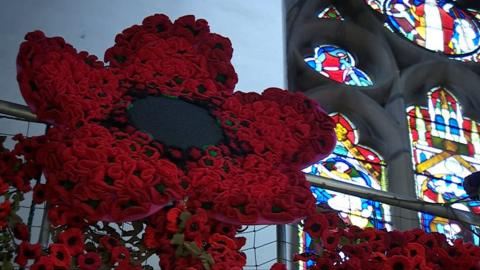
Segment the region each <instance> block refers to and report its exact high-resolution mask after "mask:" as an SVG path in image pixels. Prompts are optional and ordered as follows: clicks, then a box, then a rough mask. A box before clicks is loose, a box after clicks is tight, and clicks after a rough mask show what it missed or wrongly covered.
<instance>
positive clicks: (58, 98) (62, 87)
mask: <svg viewBox="0 0 480 270" xmlns="http://www.w3.org/2000/svg"><path fill="white" fill-rule="evenodd" d="M25 39H26V41H25V42H23V43H22V45H21V47H20V51H19V54H18V57H17V72H18V76H17V79H18V82H19V85H20V90H21V92H22V95H23V97H24V99H25V101H26V102H27V104H28V105H29V107H30V109H31V110H32V111H33V112H35V113H36V114H37V118H38V119H39V120H42V121H45V122H49V123H52V124H56V125H66V126H71V127H75V126H78V125H81V124H83V123H84V122H86V121H90V120H92V119H104V118H105V117H106V116H107V114H108V113H109V112H110V110H111V107H112V104H113V103H115V102H117V101H118V100H119V98H120V95H121V92H120V91H119V90H118V89H119V88H118V87H119V85H118V81H119V77H118V76H116V75H114V74H113V73H112V72H111V71H110V70H109V69H106V68H104V66H103V63H101V62H98V61H96V57H95V56H91V55H88V54H87V53H85V52H81V53H78V52H77V51H76V50H75V49H74V48H73V47H72V46H71V45H70V44H68V43H66V42H65V41H64V40H63V39H62V38H59V37H53V38H48V37H45V35H44V34H43V33H42V32H40V31H36V32H32V33H29V34H27V35H26V37H25Z"/></svg>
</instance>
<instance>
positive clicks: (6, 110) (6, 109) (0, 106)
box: [0, 100, 38, 122]
mask: <svg viewBox="0 0 480 270" xmlns="http://www.w3.org/2000/svg"><path fill="white" fill-rule="evenodd" d="M0 113H3V114H6V115H9V116H13V117H17V118H21V119H23V120H27V121H30V122H38V120H37V116H36V115H35V114H34V113H32V112H31V111H30V109H29V108H28V107H27V106H25V105H20V104H17V103H13V102H8V101H5V100H0Z"/></svg>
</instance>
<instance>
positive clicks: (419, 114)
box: [407, 87, 480, 244]
mask: <svg viewBox="0 0 480 270" xmlns="http://www.w3.org/2000/svg"><path fill="white" fill-rule="evenodd" d="M407 119H408V125H409V130H410V141H411V146H412V157H413V166H414V170H415V184H416V190H417V195H418V197H419V198H421V199H423V200H425V201H427V202H435V203H449V202H454V201H455V200H457V199H459V198H463V197H466V193H465V191H464V189H463V186H462V183H463V178H464V177H466V176H467V175H469V174H470V173H472V172H474V171H478V170H480V135H479V133H478V130H479V124H478V123H477V122H475V121H473V120H471V119H469V118H467V117H464V116H463V115H462V108H461V106H460V104H459V103H458V101H457V99H456V98H455V97H454V96H453V95H452V94H451V93H450V92H449V91H448V90H447V89H445V88H444V87H436V88H434V89H432V90H431V91H430V92H429V94H428V107H422V106H411V107H408V108H407ZM453 207H455V208H458V209H461V210H465V211H471V212H474V213H477V214H479V213H480V205H479V203H478V202H469V203H467V204H465V203H462V204H460V203H455V204H453ZM420 220H421V225H422V226H423V228H424V229H425V231H427V232H440V233H443V234H445V235H446V236H447V237H448V238H449V239H455V238H463V239H464V240H468V241H472V242H474V243H476V244H479V239H478V237H476V236H475V235H474V234H472V233H471V232H470V231H469V230H466V229H465V228H464V227H462V226H461V225H460V224H458V223H456V222H453V221H450V220H447V219H444V218H440V217H435V216H431V215H428V214H420ZM469 229H470V230H476V228H474V227H471V228H469Z"/></svg>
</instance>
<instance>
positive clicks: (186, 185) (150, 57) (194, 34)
mask: <svg viewBox="0 0 480 270" xmlns="http://www.w3.org/2000/svg"><path fill="white" fill-rule="evenodd" d="M232 51H233V50H232V47H231V44H230V41H229V40H228V39H227V38H224V37H222V36H219V35H217V34H213V33H210V32H209V27H208V24H207V22H206V21H205V20H195V18H194V17H193V16H185V17H182V18H179V19H178V20H176V21H175V22H171V21H170V20H169V19H168V17H166V16H165V15H154V16H151V17H148V18H146V19H145V20H144V21H143V23H142V25H135V26H132V27H130V28H128V29H126V30H124V31H123V32H122V33H121V34H119V35H117V37H116V38H115V45H114V46H113V47H112V48H110V49H108V50H107V51H106V53H105V63H104V62H100V61H98V60H97V58H96V57H95V56H92V55H89V54H87V53H85V52H77V51H76V50H75V49H74V48H73V47H72V46H71V45H69V44H68V43H66V42H65V41H64V40H63V39H62V38H59V37H54V38H49V37H46V36H45V35H44V34H43V33H41V32H39V31H37V32H32V33H30V34H28V35H27V36H26V41H25V42H24V43H23V44H22V45H21V48H20V52H19V55H18V61H17V63H18V80H19V84H20V89H21V92H22V95H23V96H24V98H25V101H26V102H27V104H28V105H29V106H30V108H31V109H32V111H34V112H35V113H36V114H37V116H38V119H39V120H41V121H45V122H47V123H50V124H51V127H50V129H49V130H48V132H47V134H46V135H45V136H42V137H37V138H30V139H28V140H30V141H33V142H29V143H30V144H35V146H36V147H35V148H34V149H31V152H32V153H33V154H32V157H31V158H32V160H33V161H34V162H35V164H36V165H37V166H40V167H41V168H42V170H43V173H44V174H45V177H46V180H47V181H46V183H45V186H44V187H42V190H45V199H46V201H47V202H48V203H49V204H50V212H52V214H51V217H52V218H53V219H55V220H54V222H55V223H56V224H62V223H64V222H65V221H64V220H61V219H58V218H56V217H58V216H59V215H61V214H62V213H64V212H65V213H66V212H70V213H73V215H75V216H82V217H84V218H86V219H88V220H89V221H91V222H94V221H99V220H103V221H133V220H138V219H141V218H144V217H148V216H150V215H152V214H154V213H155V212H157V211H159V210H160V209H161V208H162V207H164V206H165V205H167V204H169V203H171V202H174V201H182V200H185V199H187V198H188V204H189V205H190V206H195V207H199V208H202V209H204V210H205V211H207V214H208V215H209V216H210V217H214V218H217V219H219V220H222V221H225V222H230V223H233V224H272V223H287V222H293V221H296V220H299V219H300V218H302V217H304V216H306V215H307V214H308V213H309V212H311V211H313V209H314V199H313V196H312V195H311V194H310V192H309V187H308V184H307V182H306V181H305V178H304V176H303V175H302V174H301V173H299V171H300V170H301V169H302V168H303V167H305V166H307V165H309V164H310V163H313V162H315V161H316V160H318V159H320V158H322V157H324V156H326V155H328V154H329V153H330V152H331V151H332V149H333V147H334V145H335V134H334V124H333V121H332V120H331V119H330V118H329V116H328V115H327V114H326V113H325V112H324V111H323V110H322V109H321V108H320V107H319V105H318V104H317V103H316V102H314V101H312V100H310V99H308V98H306V97H305V96H303V95H302V94H299V93H290V92H287V91H284V90H280V89H273V88H272V89H267V90H266V91H265V92H264V93H262V94H256V93H242V92H236V93H233V88H234V86H235V84H236V82H237V76H236V73H235V71H234V69H233V67H232V65H231V63H230V59H231V57H232ZM147 100H154V101H155V102H156V101H159V100H162V102H165V103H168V104H174V105H175V104H176V105H178V104H184V105H185V104H188V106H193V107H195V108H196V109H198V110H203V111H205V114H206V115H207V117H209V118H211V119H212V123H215V122H217V124H216V128H217V129H218V130H219V132H218V133H220V134H219V140H218V141H216V142H212V143H209V144H204V145H197V144H195V143H190V142H189V141H188V139H186V141H184V142H182V143H183V144H185V145H186V146H185V147H179V146H178V145H175V144H172V143H170V142H169V141H167V140H163V139H162V138H159V137H158V136H156V135H152V134H151V133H150V132H153V131H154V132H155V133H157V132H158V133H160V137H162V136H161V134H162V131H163V132H167V133H173V134H178V137H182V135H181V133H180V132H178V133H177V131H176V130H175V127H171V128H172V129H173V130H170V126H163V127H162V128H152V129H150V130H145V128H144V127H143V126H142V127H139V124H138V123H137V122H135V120H138V119H137V118H139V119H140V120H142V119H150V118H156V117H159V118H162V117H163V118H169V117H172V116H173V115H175V114H177V113H178V111H175V110H171V111H167V112H166V114H162V115H160V114H155V112H151V111H150V110H154V109H162V108H148V110H147V111H146V112H143V114H141V115H140V116H139V117H137V116H138V115H135V117H137V118H135V117H133V116H132V115H133V111H135V113H138V110H139V109H138V108H139V105H138V104H140V103H141V102H143V101H147ZM172 100H175V102H172ZM162 104H163V103H162ZM172 106H173V105H172ZM134 118H135V119H134ZM159 121H160V122H161V121H163V120H162V119H159ZM185 125H188V123H186V124H185ZM186 128H187V129H188V127H186ZM195 128H198V125H197V126H196V127H195ZM200 128H204V127H202V126H200ZM208 128H210V127H205V129H208ZM182 129H184V127H182ZM180 139H182V138H180ZM26 140H27V139H25V141H26ZM38 189H40V188H38ZM68 219H69V218H67V220H68Z"/></svg>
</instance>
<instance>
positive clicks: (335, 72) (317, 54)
mask: <svg viewBox="0 0 480 270" xmlns="http://www.w3.org/2000/svg"><path fill="white" fill-rule="evenodd" d="M305 63H306V64H307V65H308V66H309V67H311V68H312V69H314V70H315V71H317V72H318V73H320V74H322V75H323V76H325V77H327V78H329V79H331V80H334V81H337V82H341V83H344V84H347V85H352V86H363V87H366V86H371V85H373V82H372V80H371V79H370V78H369V77H368V75H367V74H365V72H363V71H362V70H360V69H359V68H357V67H356V61H355V58H354V57H353V55H352V54H351V53H350V52H348V51H347V50H345V49H343V48H340V47H338V46H335V45H322V46H318V47H316V48H315V49H314V55H313V56H307V57H305Z"/></svg>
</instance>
